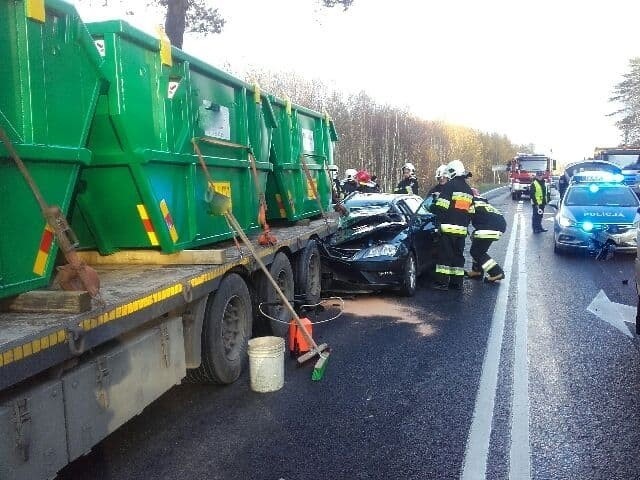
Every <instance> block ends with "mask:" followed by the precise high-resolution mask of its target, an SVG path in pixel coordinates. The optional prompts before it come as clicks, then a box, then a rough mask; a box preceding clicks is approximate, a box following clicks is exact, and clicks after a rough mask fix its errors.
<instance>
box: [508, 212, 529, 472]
mask: <svg viewBox="0 0 640 480" xmlns="http://www.w3.org/2000/svg"><path fill="white" fill-rule="evenodd" d="M524 231H525V220H524V216H523V215H522V214H521V215H520V247H519V249H518V283H517V291H516V295H517V300H516V302H517V303H516V305H517V307H516V326H515V332H514V337H515V338H514V344H515V348H514V350H515V351H514V361H513V398H512V402H511V450H510V453H509V478H510V479H514V480H529V479H530V478H531V447H530V445H529V359H528V349H527V342H528V332H527V329H528V325H529V313H528V310H527V237H526V235H524Z"/></svg>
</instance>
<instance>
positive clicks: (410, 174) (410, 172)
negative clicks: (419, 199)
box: [393, 162, 418, 195]
mask: <svg viewBox="0 0 640 480" xmlns="http://www.w3.org/2000/svg"><path fill="white" fill-rule="evenodd" d="M393 193H411V194H413V195H418V179H417V178H416V167H414V166H413V163H408V162H407V163H405V164H404V165H403V166H402V180H400V181H399V182H398V185H397V186H396V189H395V190H394V191H393Z"/></svg>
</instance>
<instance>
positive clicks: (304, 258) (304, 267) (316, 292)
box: [295, 240, 322, 305]
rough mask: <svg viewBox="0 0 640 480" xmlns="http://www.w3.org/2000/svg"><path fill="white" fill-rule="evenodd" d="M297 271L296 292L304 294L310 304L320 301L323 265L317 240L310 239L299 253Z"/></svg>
mask: <svg viewBox="0 0 640 480" xmlns="http://www.w3.org/2000/svg"><path fill="white" fill-rule="evenodd" d="M295 271H296V272H295V273H296V282H295V283H296V294H297V295H301V296H303V297H304V301H305V302H306V303H308V304H310V305H313V304H316V303H318V302H320V297H321V294H322V283H321V280H322V278H321V274H322V266H321V263H320V252H319V250H318V245H317V243H316V241H315V240H309V241H308V242H307V246H306V247H305V248H304V250H303V251H302V252H300V253H299V254H298V257H297V258H296V262H295Z"/></svg>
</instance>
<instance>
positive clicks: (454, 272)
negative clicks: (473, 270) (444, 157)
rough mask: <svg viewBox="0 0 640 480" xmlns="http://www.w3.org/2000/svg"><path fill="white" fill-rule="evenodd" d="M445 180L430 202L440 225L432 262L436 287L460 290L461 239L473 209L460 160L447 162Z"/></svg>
mask: <svg viewBox="0 0 640 480" xmlns="http://www.w3.org/2000/svg"><path fill="white" fill-rule="evenodd" d="M447 176H448V177H449V181H448V182H447V183H446V184H445V185H444V187H443V188H442V191H441V192H440V196H439V197H438V199H437V200H436V201H435V203H434V204H433V205H432V206H431V211H432V212H433V213H435V215H436V217H437V219H438V223H439V225H440V232H441V237H440V247H439V252H438V263H437V264H436V281H435V283H434V284H433V287H434V288H435V289H437V290H448V289H452V290H461V289H462V281H463V279H464V243H465V239H466V237H467V228H468V227H469V222H470V221H471V213H472V211H473V208H472V205H473V192H472V191H471V187H470V186H469V184H468V183H467V178H468V177H470V176H471V174H470V173H469V172H467V171H466V170H465V168H464V165H463V164H462V162H461V161H460V160H452V161H451V162H449V164H448V165H447Z"/></svg>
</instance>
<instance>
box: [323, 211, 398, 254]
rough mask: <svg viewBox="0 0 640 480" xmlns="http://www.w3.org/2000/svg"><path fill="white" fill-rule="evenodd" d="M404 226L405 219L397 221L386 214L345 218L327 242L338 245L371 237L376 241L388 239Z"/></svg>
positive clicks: (370, 238)
mask: <svg viewBox="0 0 640 480" xmlns="http://www.w3.org/2000/svg"><path fill="white" fill-rule="evenodd" d="M394 217H395V215H394ZM406 227H407V222H406V221H397V220H395V219H393V218H391V216H390V215H388V214H378V215H370V216H358V217H356V218H352V219H347V221H346V222H345V224H344V225H343V226H341V227H340V229H339V230H338V231H337V232H336V233H335V234H334V235H333V236H332V237H331V240H330V242H329V243H330V245H332V246H338V245H342V244H344V243H347V242H353V241H356V240H363V239H367V240H372V239H373V240H375V241H376V243H377V242H384V241H389V240H392V239H394V238H395V237H396V236H397V235H398V233H399V232H401V231H402V230H403V229H405V228H406Z"/></svg>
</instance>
